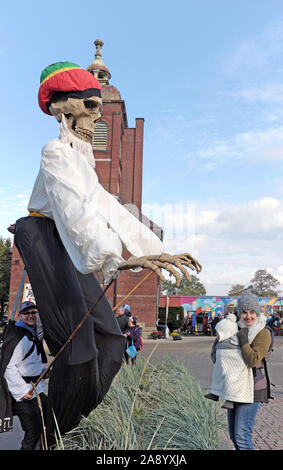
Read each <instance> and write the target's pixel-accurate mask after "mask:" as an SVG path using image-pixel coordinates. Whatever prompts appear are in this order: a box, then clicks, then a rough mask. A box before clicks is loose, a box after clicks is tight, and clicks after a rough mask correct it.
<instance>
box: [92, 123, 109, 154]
mask: <svg viewBox="0 0 283 470" xmlns="http://www.w3.org/2000/svg"><path fill="white" fill-rule="evenodd" d="M107 139H108V126H107V124H106V122H103V121H99V122H98V123H97V124H96V128H95V131H94V136H93V139H92V148H93V150H107Z"/></svg>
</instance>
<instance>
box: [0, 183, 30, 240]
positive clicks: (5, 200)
mask: <svg viewBox="0 0 283 470" xmlns="http://www.w3.org/2000/svg"><path fill="white" fill-rule="evenodd" d="M17 191H19V188H18V187H16V186H14V185H11V186H9V187H2V188H1V189H0V236H1V237H3V238H11V234H10V233H9V232H8V231H7V227H9V225H10V224H12V223H14V222H15V221H16V220H17V219H19V218H20V217H25V216H26V215H28V211H27V205H28V200H29V196H30V190H23V188H21V192H17Z"/></svg>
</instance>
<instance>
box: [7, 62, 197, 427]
mask: <svg viewBox="0 0 283 470" xmlns="http://www.w3.org/2000/svg"><path fill="white" fill-rule="evenodd" d="M39 105H40V108H41V109H42V111H43V112H44V113H46V114H49V115H53V116H55V118H56V120H57V121H58V122H59V123H60V133H59V137H58V138H56V139H55V140H52V141H51V142H49V143H47V144H46V145H45V146H44V147H43V150H42V159H41V164H40V170H39V173H38V176H37V179H36V181H35V184H34V188H33V191H32V195H31V198H30V201H29V205H28V210H29V216H27V217H23V218H21V219H19V220H17V222H16V225H15V244H16V246H17V248H18V250H19V252H20V255H21V257H22V259H23V261H24V264H25V268H26V270H27V273H28V276H29V279H30V282H31V285H32V289H33V292H34V295H35V298H36V303H37V306H38V309H39V313H40V319H41V322H42V326H43V331H44V338H45V340H46V343H47V345H48V348H49V350H50V352H51V354H52V355H54V356H55V355H56V354H57V353H58V351H59V350H60V348H61V346H62V345H63V344H64V343H65V342H66V340H67V339H68V338H69V336H70V334H71V333H72V331H73V330H74V329H75V327H76V326H77V325H78V324H79V323H80V321H81V319H82V318H83V317H84V315H85V313H86V312H87V310H88V309H89V308H90V306H91V305H93V304H94V303H95V301H96V300H97V298H98V296H99V295H100V294H101V292H102V290H101V288H100V285H99V283H98V282H97V280H96V278H95V276H94V275H93V273H94V272H98V271H102V273H103V275H104V279H105V281H106V282H109V279H110V278H111V276H113V274H114V273H115V272H117V271H118V270H124V269H131V268H136V267H142V268H149V269H151V270H153V271H154V272H155V273H156V274H157V275H158V276H159V277H160V278H161V279H162V280H163V279H164V278H163V275H162V272H161V270H162V269H163V268H164V269H165V270H167V271H169V272H170V274H173V275H174V276H175V277H176V279H177V282H179V279H180V274H179V272H178V271H176V269H175V267H177V268H178V269H179V270H180V271H181V272H182V273H183V274H184V275H185V276H187V277H188V278H189V275H188V273H187V268H188V267H190V268H191V269H193V270H196V271H197V272H199V271H200V269H201V267H200V265H199V264H198V262H197V261H196V260H194V259H193V258H192V257H191V256H190V255H189V254H184V255H176V256H172V255H168V254H164V253H163V245H162V242H161V241H160V240H159V238H158V237H157V236H156V235H155V234H154V233H153V232H152V231H151V230H150V229H149V228H148V227H146V226H145V225H144V224H142V223H141V222H139V220H138V219H137V218H136V217H135V216H133V215H132V214H131V213H130V212H129V211H128V210H127V209H126V208H125V207H123V206H122V205H121V204H120V203H119V202H118V201H117V200H116V199H115V197H113V196H112V195H111V194H110V193H108V192H107V191H106V190H104V188H103V187H102V186H101V185H100V184H99V182H98V179H97V175H96V172H95V169H94V166H95V162H94V158H93V152H92V146H91V142H92V138H93V135H94V130H95V126H96V122H97V121H99V120H100V118H101V109H102V98H101V87H100V84H99V82H98V81H97V79H96V78H95V77H94V76H93V75H92V74H91V73H90V72H88V71H86V70H84V69H82V68H80V67H79V66H78V65H76V64H73V63H70V62H58V63H55V64H52V65H50V66H48V67H47V68H46V69H44V71H43V72H42V74H41V84H40V89H39ZM122 247H125V248H126V249H127V250H128V252H129V253H130V254H131V255H132V256H131V257H130V258H129V259H128V260H124V259H123V258H122ZM173 266H174V267H173ZM189 279H190V278H189ZM124 345H125V341H124V337H123V336H122V334H121V331H120V329H119V326H118V323H117V321H116V319H115V316H114V313H113V310H112V309H111V307H110V305H109V303H108V301H107V299H106V297H105V296H104V297H102V300H101V301H100V302H99V303H98V304H97V306H96V308H95V309H94V311H93V315H91V316H89V317H88V318H87V321H86V322H85V323H84V325H83V326H82V327H81V328H80V330H79V331H78V333H77V334H76V336H75V337H74V339H73V340H72V342H70V343H69V344H68V346H67V348H66V349H65V350H64V351H63V353H62V354H60V356H59V357H58V359H57V360H56V361H55V363H54V365H53V367H52V371H51V376H50V380H49V393H48V397H49V418H48V422H47V429H48V432H49V434H52V429H53V422H52V414H53V411H52V410H54V413H55V416H56V419H57V422H58V426H59V429H60V431H61V433H62V434H64V433H66V432H67V431H69V430H71V429H72V428H74V427H75V426H77V424H78V423H79V421H80V419H81V417H82V416H87V415H88V414H89V413H90V411H91V410H93V409H94V408H95V407H96V406H97V405H98V404H99V403H100V402H101V401H102V399H103V397H104V396H105V394H106V393H107V391H108V389H109V387H110V385H111V382H112V380H113V378H114V376H115V375H116V373H117V372H118V370H119V368H120V367H121V363H122V357H123V353H124Z"/></svg>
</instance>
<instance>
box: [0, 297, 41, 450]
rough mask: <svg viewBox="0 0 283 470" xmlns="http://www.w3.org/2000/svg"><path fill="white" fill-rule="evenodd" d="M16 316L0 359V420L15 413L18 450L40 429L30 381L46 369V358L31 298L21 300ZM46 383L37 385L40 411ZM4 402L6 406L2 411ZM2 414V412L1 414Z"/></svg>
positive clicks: (33, 441)
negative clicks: (19, 439)
mask: <svg viewBox="0 0 283 470" xmlns="http://www.w3.org/2000/svg"><path fill="white" fill-rule="evenodd" d="M18 313H19V320H18V321H16V322H11V321H10V322H9V324H8V325H7V329H6V331H5V333H4V341H3V346H2V351H1V362H0V381H1V388H0V401H1V403H2V405H1V416H0V420H1V421H2V422H3V419H5V418H6V419H7V416H6V417H5V416H4V415H5V413H6V415H8V414H9V411H10V416H9V417H10V427H9V428H7V429H1V430H0V431H2V432H4V431H7V430H11V419H12V415H17V416H18V417H19V419H20V422H21V426H22V428H23V431H24V432H25V435H24V439H23V441H22V445H21V450H34V449H35V448H36V447H37V445H38V442H39V439H40V435H41V433H42V418H41V415H40V410H39V407H38V401H37V397H36V393H35V390H34V388H33V385H32V383H35V382H36V381H37V379H38V378H39V377H40V375H41V374H42V372H43V371H44V370H45V365H44V364H45V363H46V362H47V359H46V355H45V352H44V349H43V345H42V343H41V341H40V340H39V338H38V335H37V332H36V321H37V315H38V310H37V307H36V305H35V304H34V303H33V302H29V301H26V302H23V303H22V304H21V305H20V307H19V310H18ZM45 390H46V384H45V382H44V381H43V380H41V381H40V382H39V384H38V385H37V387H36V391H37V394H38V395H39V397H40V400H41V404H42V408H43V411H44V413H45V410H46V407H47V397H46V395H45V393H44V392H45ZM4 404H5V410H4V411H3V408H4ZM3 414H4V415H3Z"/></svg>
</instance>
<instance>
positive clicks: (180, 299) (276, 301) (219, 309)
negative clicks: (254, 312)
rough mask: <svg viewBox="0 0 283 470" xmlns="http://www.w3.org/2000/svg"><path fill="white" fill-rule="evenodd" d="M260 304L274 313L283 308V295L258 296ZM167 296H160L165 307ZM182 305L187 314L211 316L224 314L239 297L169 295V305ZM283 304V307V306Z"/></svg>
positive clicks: (233, 305) (268, 312)
mask: <svg viewBox="0 0 283 470" xmlns="http://www.w3.org/2000/svg"><path fill="white" fill-rule="evenodd" d="M258 301H259V304H260V306H261V309H262V312H263V313H265V314H266V315H268V316H269V315H272V313H273V311H274V310H278V309H280V310H281V308H282V309H283V298H282V297H273V298H270V297H258ZM165 305H166V296H161V297H160V306H161V307H165ZM173 305H174V306H177V305H178V306H182V307H184V313H185V316H186V315H187V314H193V313H196V314H198V313H200V312H207V313H208V315H209V316H212V317H214V316H219V315H223V314H224V312H226V311H227V310H228V308H229V307H231V308H232V307H235V306H236V305H237V297H227V296H224V297H218V296H202V297H195V296H181V295H174V296H169V306H173ZM281 305H282V307H281Z"/></svg>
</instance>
